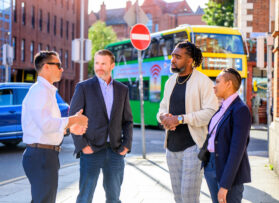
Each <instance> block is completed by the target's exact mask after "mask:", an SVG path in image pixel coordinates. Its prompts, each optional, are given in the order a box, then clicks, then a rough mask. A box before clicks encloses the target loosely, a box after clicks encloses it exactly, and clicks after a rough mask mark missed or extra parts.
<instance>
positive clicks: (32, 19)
mask: <svg viewBox="0 0 279 203" xmlns="http://www.w3.org/2000/svg"><path fill="white" fill-rule="evenodd" d="M31 24H32V28H35V6H32V17H31Z"/></svg>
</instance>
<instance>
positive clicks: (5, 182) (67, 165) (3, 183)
mask: <svg viewBox="0 0 279 203" xmlns="http://www.w3.org/2000/svg"><path fill="white" fill-rule="evenodd" d="M77 164H79V162H78V161H77V162H73V163H69V164H64V165H63V166H61V167H60V169H64V168H68V167H71V166H75V165H77ZM25 178H27V177H26V176H19V177H16V178H12V179H9V180H4V181H2V182H0V187H1V186H3V185H7V184H10V183H14V182H17V181H20V180H23V179H25Z"/></svg>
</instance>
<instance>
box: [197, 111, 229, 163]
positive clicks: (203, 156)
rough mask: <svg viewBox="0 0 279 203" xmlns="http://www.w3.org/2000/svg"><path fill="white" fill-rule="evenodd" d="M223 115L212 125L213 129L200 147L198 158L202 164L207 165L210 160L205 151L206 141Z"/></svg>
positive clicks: (207, 152) (206, 150) (208, 153)
mask: <svg viewBox="0 0 279 203" xmlns="http://www.w3.org/2000/svg"><path fill="white" fill-rule="evenodd" d="M224 115H225V112H224V114H223V115H222V116H221V118H220V119H219V120H218V121H217V123H216V124H215V125H214V127H213V128H212V130H211V131H210V133H208V134H207V136H206V139H205V141H204V143H203V145H202V148H201V149H200V152H199V154H198V158H199V160H201V161H202V162H205V163H207V162H208V161H209V158H210V152H209V151H208V149H207V146H208V140H209V138H210V136H211V133H212V132H213V130H214V129H215V127H216V126H217V124H218V123H219V122H220V120H221V119H222V118H223V116H224Z"/></svg>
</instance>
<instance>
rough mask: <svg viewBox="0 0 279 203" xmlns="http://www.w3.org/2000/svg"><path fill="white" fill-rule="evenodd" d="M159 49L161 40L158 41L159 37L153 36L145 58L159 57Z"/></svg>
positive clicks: (145, 52)
mask: <svg viewBox="0 0 279 203" xmlns="http://www.w3.org/2000/svg"><path fill="white" fill-rule="evenodd" d="M158 49H159V41H158V39H156V38H153V39H152V40H151V43H150V45H149V47H148V49H146V50H145V51H144V58H152V57H157V56H158V54H159V53H158Z"/></svg>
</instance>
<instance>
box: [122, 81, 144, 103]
mask: <svg viewBox="0 0 279 203" xmlns="http://www.w3.org/2000/svg"><path fill="white" fill-rule="evenodd" d="M122 83H124V84H125V85H127V86H128V88H129V98H130V100H140V95H139V81H138V80H137V81H129V82H122ZM143 99H144V100H145V101H148V100H149V80H144V81H143Z"/></svg>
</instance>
